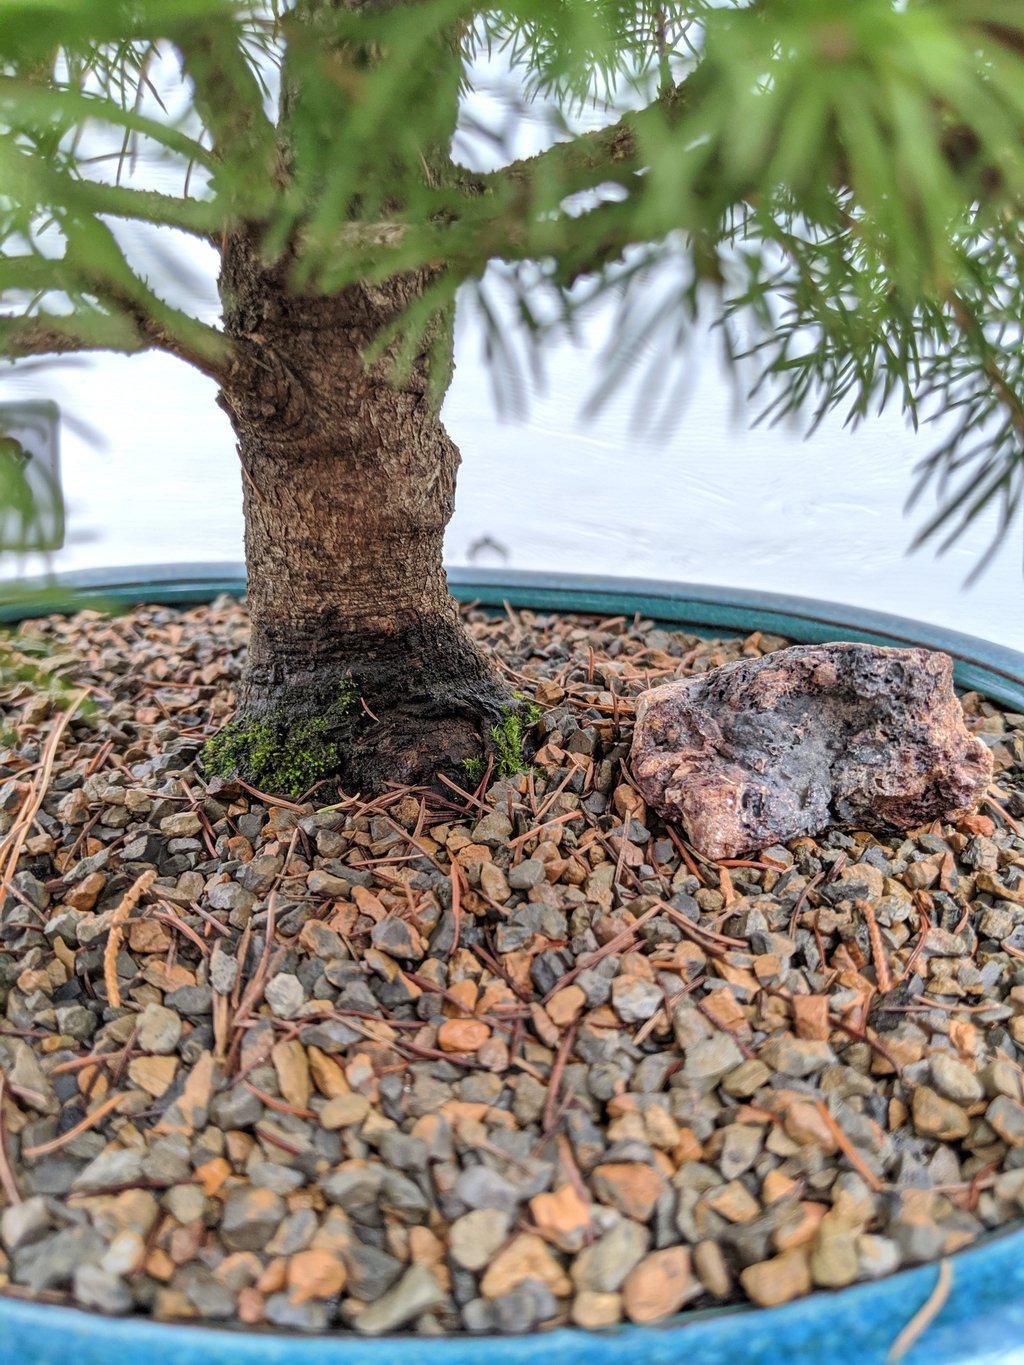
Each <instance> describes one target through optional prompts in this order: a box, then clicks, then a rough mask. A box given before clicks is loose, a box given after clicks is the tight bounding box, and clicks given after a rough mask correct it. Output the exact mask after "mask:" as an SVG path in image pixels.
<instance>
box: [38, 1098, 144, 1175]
mask: <svg viewBox="0 0 1024 1365" xmlns="http://www.w3.org/2000/svg"><path fill="white" fill-rule="evenodd" d="M124 1097H125V1092H124V1091H123V1090H119V1091H118V1092H117V1094H116V1095H108V1096H107V1098H106V1099H105V1100H104V1101H103V1103H102V1104H98V1105H97V1106H96V1108H95V1109H94V1110H93V1111H92V1112H91V1113H89V1114H86V1116H85V1118H84V1119H82V1120H81V1122H79V1123H76V1124H75V1126H74V1128H69V1129H68V1131H67V1132H66V1133H61V1134H60V1136H59V1137H55V1138H53V1139H51V1141H49V1142H40V1143H39V1144H38V1146H36V1147H25V1148H23V1149H22V1153H21V1155H22V1156H23V1157H29V1158H35V1157H37V1156H49V1155H50V1153H51V1152H58V1151H60V1149H61V1148H62V1147H66V1146H67V1144H68V1143H69V1142H73V1141H74V1139H75V1138H76V1137H79V1136H80V1135H81V1134H82V1133H87V1132H88V1131H89V1129H90V1128H95V1127H96V1125H97V1123H102V1122H103V1120H104V1119H105V1118H106V1117H107V1115H108V1114H109V1113H110V1112H111V1111H112V1110H114V1109H116V1108H117V1106H118V1105H119V1104H120V1103H121V1101H122V1100H123V1099H124Z"/></svg>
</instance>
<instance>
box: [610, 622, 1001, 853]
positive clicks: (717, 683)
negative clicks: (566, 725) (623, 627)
mask: <svg viewBox="0 0 1024 1365" xmlns="http://www.w3.org/2000/svg"><path fill="white" fill-rule="evenodd" d="M632 767H633V774H634V776H635V778H636V781H637V783H638V785H639V787H640V790H641V791H642V792H643V795H644V797H645V798H646V800H647V801H648V802H649V803H650V804H651V805H652V806H654V807H655V808H656V809H657V810H658V811H660V812H661V814H662V815H664V816H667V817H668V818H669V819H673V820H678V821H680V822H681V823H682V825H683V826H684V827H685V829H686V831H687V834H688V835H689V838H690V839H691V841H692V842H693V844H694V845H695V847H696V848H697V849H698V850H699V851H700V852H701V853H703V854H705V856H707V857H709V858H735V857H739V856H740V855H742V854H744V853H749V852H751V851H753V850H755V849H761V848H766V847H768V846H769V845H770V844H773V843H779V842H782V841H785V840H787V839H793V838H795V837H796V836H798V835H801V834H816V833H818V832H819V831H820V830H822V829H824V828H825V827H826V826H828V825H851V826H856V827H858V828H861V829H871V830H878V831H886V830H888V831H892V830H900V829H913V828H914V827H915V826H917V825H921V824H924V823H926V822H927V821H929V820H934V819H937V818H938V817H940V816H941V817H945V818H950V819H953V818H956V817H957V816H958V815H960V814H963V813H964V812H966V811H968V810H970V809H971V808H972V807H973V806H974V804H975V803H976V802H977V800H978V799H979V797H980V796H981V795H982V794H983V793H984V791H985V788H986V787H987V785H988V783H989V781H990V780H991V777H992V755H991V754H990V753H989V751H988V749H987V748H986V747H985V745H984V744H982V743H981V741H980V740H978V739H975V738H974V737H973V736H972V735H971V734H969V733H968V731H967V728H966V726H965V725H964V718H963V711H962V709H961V706H960V702H959V701H958V700H957V697H956V694H955V693H954V691H953V661H952V660H951V659H950V657H949V655H948V654H940V653H937V652H933V651H931V650H927V649H886V648H881V647H879V646H875V645H859V644H827V645H796V646H794V647H793V648H791V649H783V650H779V651H777V652H776V653H773V654H768V655H765V656H764V657H763V658H760V659H739V660H737V661H736V662H735V663H730V664H725V665H724V666H723V667H722V668H716V669H713V670H711V671H710V672H708V673H704V674H701V675H700V676H698V677H695V678H692V679H687V680H686V681H683V682H672V683H665V684H664V685H662V686H661V687H656V688H653V689H652V690H651V691H650V692H646V693H644V695H643V696H642V697H641V698H640V700H639V702H638V703H637V720H636V729H635V732H634V735H633V751H632Z"/></svg>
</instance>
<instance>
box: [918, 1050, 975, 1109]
mask: <svg viewBox="0 0 1024 1365" xmlns="http://www.w3.org/2000/svg"><path fill="white" fill-rule="evenodd" d="M931 1073H932V1084H933V1085H934V1086H935V1089H936V1090H937V1091H938V1092H939V1094H940V1095H945V1097H946V1098H947V1099H948V1100H953V1101H954V1102H955V1103H956V1104H975V1103H976V1102H977V1101H978V1100H980V1099H982V1098H983V1096H984V1094H985V1087H984V1086H983V1085H982V1083H981V1081H980V1080H979V1079H978V1077H977V1076H976V1075H975V1074H974V1072H973V1071H972V1070H971V1069H970V1067H969V1066H967V1065H966V1063H964V1062H962V1061H960V1059H959V1058H958V1057H951V1056H950V1055H949V1053H948V1052H937V1053H936V1054H935V1056H933V1057H932V1059H931Z"/></svg>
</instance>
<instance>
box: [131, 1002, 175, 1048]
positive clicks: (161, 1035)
mask: <svg viewBox="0 0 1024 1365" xmlns="http://www.w3.org/2000/svg"><path fill="white" fill-rule="evenodd" d="M180 1037H181V1019H180V1017H179V1016H178V1015H177V1014H175V1013H174V1011H173V1010H169V1009H167V1008H166V1007H165V1006H163V1005H155V1004H149V1005H147V1006H146V1008H145V1009H144V1010H143V1011H142V1013H141V1014H140V1015H139V1031H138V1035H137V1041H138V1045H139V1047H140V1048H141V1049H142V1051H143V1052H155V1053H157V1054H165V1055H166V1054H168V1053H171V1052H173V1051H174V1049H175V1048H176V1047H177V1046H178V1040H179V1039H180Z"/></svg>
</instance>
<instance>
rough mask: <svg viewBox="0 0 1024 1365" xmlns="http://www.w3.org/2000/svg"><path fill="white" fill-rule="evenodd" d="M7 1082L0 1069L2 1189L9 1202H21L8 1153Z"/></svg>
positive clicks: (0, 1179) (0, 1174) (0, 1167)
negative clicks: (5, 1090) (5, 1101)
mask: <svg viewBox="0 0 1024 1365" xmlns="http://www.w3.org/2000/svg"><path fill="white" fill-rule="evenodd" d="M6 1084H7V1077H6V1076H5V1075H4V1074H3V1072H2V1071H0V1189H2V1190H3V1192H4V1198H5V1199H6V1200H7V1203H8V1204H20V1203H21V1191H20V1190H19V1189H18V1182H17V1181H16V1180H15V1178H14V1172H13V1171H12V1170H11V1162H10V1158H9V1157H8V1155H7V1128H6V1126H5V1124H4V1109H3V1104H4V1087H5V1085H6Z"/></svg>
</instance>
